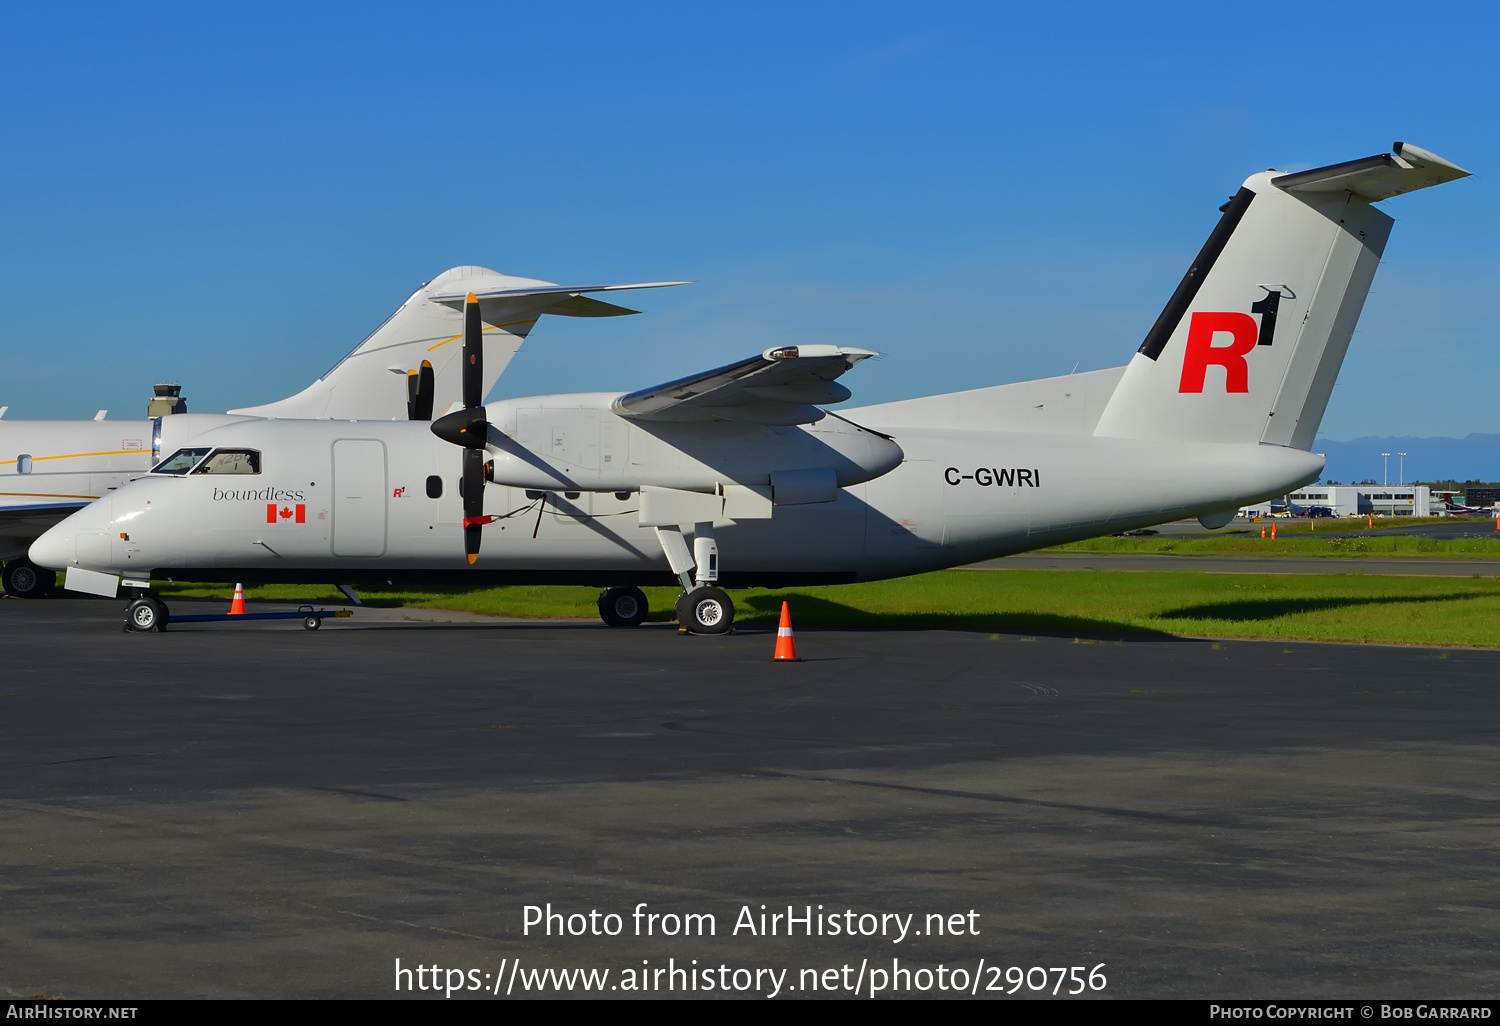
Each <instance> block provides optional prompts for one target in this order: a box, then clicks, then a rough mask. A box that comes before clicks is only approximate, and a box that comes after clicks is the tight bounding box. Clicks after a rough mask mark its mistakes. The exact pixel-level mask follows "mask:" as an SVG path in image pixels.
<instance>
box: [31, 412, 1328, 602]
mask: <svg viewBox="0 0 1500 1026" xmlns="http://www.w3.org/2000/svg"><path fill="white" fill-rule="evenodd" d="M609 398H610V396H609V395H592V394H590V395H583V396H553V397H541V398H538V399H531V400H516V401H512V402H510V403H496V404H492V405H491V406H490V407H489V419H490V421H491V423H492V424H493V425H494V426H495V428H496V430H495V431H492V434H491V445H490V446H489V454H490V457H491V458H493V459H494V460H495V472H494V473H495V478H496V480H497V481H498V482H503V483H494V484H490V485H487V486H486V489H485V512H486V513H487V514H491V515H496V516H499V517H501V518H502V519H499V520H497V521H496V522H495V523H492V524H490V525H489V526H487V527H485V528H484V540H483V547H482V549H481V551H480V554H479V559H478V562H477V563H476V564H475V565H474V566H472V567H471V566H469V565H468V563H467V560H466V558H465V554H464V547H463V539H462V530H461V522H462V519H463V510H462V500H461V498H460V495H459V489H458V481H459V478H460V476H461V474H460V469H461V462H460V461H461V454H462V451H461V450H460V449H458V448H456V447H455V446H453V445H450V444H448V443H446V442H444V441H441V440H439V439H438V438H436V437H435V436H434V435H433V434H432V433H431V432H430V430H429V429H428V426H427V425H426V424H422V423H408V422H378V421H351V422H337V421H318V422H307V421H302V422H294V421H241V422H227V423H225V424H224V426H221V427H217V428H214V429H212V430H208V431H202V432H198V433H197V434H196V435H195V436H194V438H193V440H192V444H194V445H202V446H221V447H243V448H248V449H254V450H256V451H257V452H259V453H260V454H261V456H260V460H261V472H260V473H258V474H254V475H242V476H234V475H229V476H216V475H197V474H195V475H186V476H165V475H160V474H151V475H148V476H144V477H141V478H139V479H137V480H135V481H132V482H131V483H129V484H127V485H125V486H123V487H121V488H119V489H118V490H116V491H114V492H113V493H110V494H109V495H107V496H106V497H105V498H103V499H101V500H100V501H99V502H97V503H95V504H94V505H93V506H91V507H89V508H88V509H86V510H83V511H81V512H79V513H77V514H74V516H72V517H71V518H69V520H68V521H66V522H65V523H64V524H62V525H59V527H58V528H56V529H54V530H53V531H52V532H49V533H48V535H46V536H44V537H43V538H42V539H41V541H39V542H38V543H37V545H36V546H34V547H33V549H32V552H31V556H32V559H33V560H35V561H37V562H38V563H40V564H42V565H46V566H53V567H57V568H59V569H66V568H69V567H75V566H76V567H81V568H84V569H87V570H93V571H98V572H102V573H110V574H116V575H121V576H123V577H125V578H126V579H127V580H131V579H134V580H143V579H148V578H150V577H152V576H155V577H157V578H176V579H193V578H196V579H216V580H224V579H233V580H246V581H251V580H285V581H294V580H312V581H332V582H336V583H358V582H361V581H396V582H398V583H400V582H417V581H427V582H431V583H440V582H449V583H460V582H466V581H467V582H473V583H476V584H479V583H501V582H534V583H589V584H599V585H609V584H627V583H637V584H647V583H662V584H666V583H670V582H671V581H673V580H675V579H676V578H675V577H674V576H673V575H672V574H671V571H670V570H669V569H668V565H667V560H666V557H665V556H664V554H663V551H662V547H661V545H660V544H659V543H658V541H657V538H656V535H655V533H654V531H653V529H652V528H651V527H649V526H643V525H642V524H641V519H642V518H641V516H640V512H639V511H640V509H641V494H640V488H641V487H642V486H643V485H645V486H657V487H664V488H669V489H687V490H694V491H698V492H714V491H715V490H716V489H717V490H719V491H721V492H722V491H723V486H740V487H745V486H764V485H766V483H767V473H766V471H767V468H780V469H787V470H795V469H798V468H805V467H833V468H835V470H836V471H837V473H838V478H839V482H840V484H841V486H842V487H840V488H839V489H838V492H837V497H836V499H834V500H833V501H828V502H810V503H802V504H797V505H775V506H771V507H769V516H767V517H759V518H755V519H736V518H733V517H730V518H725V519H719V520H718V521H717V522H716V523H715V525H714V534H715V536H716V539H717V542H718V547H719V552H720V554H721V557H720V567H721V574H722V577H721V580H722V582H723V583H724V584H725V585H727V586H731V587H733V586H750V585H777V584H790V583H797V582H803V583H812V582H819V581H822V582H829V583H832V582H838V581H855V580H874V579H879V578H887V577H895V576H902V575H906V574H911V573H918V572H921V571H925V570H931V569H937V568H941V567H947V566H954V565H957V564H962V563H967V562H972V561H974V560H978V559H984V558H989V557H994V556H1001V555H1006V554H1009V553H1015V552H1021V551H1025V550H1027V549H1033V548H1038V547H1041V546H1045V545H1052V544H1056V543H1059V542H1062V541H1067V540H1070V539H1077V538H1084V537H1090V536H1094V535H1099V534H1105V533H1109V532H1112V531H1119V530H1124V529H1128V528H1132V527H1140V526H1145V525H1148V524H1154V523H1159V522H1162V521H1163V520H1168V519H1172V518H1174V517H1178V516H1188V515H1198V514H1203V513H1209V512H1213V511H1219V510H1224V509H1233V508H1235V507H1237V506H1239V505H1241V504H1243V503H1245V502H1250V501H1254V500H1257V499H1260V498H1263V497H1266V496H1270V495H1275V494H1282V493H1284V492H1285V491H1287V490H1289V489H1290V488H1293V487H1296V486H1298V485H1300V484H1302V483H1303V482H1306V481H1308V480H1311V479H1313V478H1315V477H1316V476H1317V474H1318V473H1319V471H1320V470H1321V468H1322V458H1321V457H1318V456H1315V455H1313V454H1310V453H1307V452H1303V451H1300V450H1295V449H1288V448H1283V447H1280V446H1267V445H1254V444H1203V443H1191V442H1183V443H1163V442H1161V441H1151V442H1145V441H1139V440H1132V439H1121V438H1105V437H1095V436H1093V435H1090V434H1082V433H1074V432H1072V431H1069V430H1060V431H1058V432H1057V433H1047V432H1037V431H1035V430H1026V431H1022V430H977V429H971V428H962V427H958V428H955V427H946V428H931V427H912V426H905V425H903V424H901V423H900V422H901V420H902V417H901V416H899V412H900V411H899V407H901V406H902V405H903V404H892V405H891V406H888V407H872V408H869V409H867V410H864V411H860V410H855V411H850V412H849V413H847V414H846V416H847V417H848V418H849V421H853V422H855V423H858V424H861V425H863V427H865V428H870V429H872V430H871V431H866V430H862V429H861V428H859V427H855V426H854V425H853V424H851V423H849V422H848V421H845V420H843V419H840V418H837V417H828V418H825V419H824V420H823V421H820V422H819V423H817V424H812V425H801V426H793V427H768V426H764V425H748V424H727V423H726V424H722V425H713V426H711V430H710V431H708V432H705V431H704V430H703V425H701V424H699V425H693V426H692V429H691V430H688V429H687V426H682V427H681V429H679V426H678V425H673V424H661V423H650V424H641V423H639V422H634V421H630V420H627V419H625V418H621V417H616V416H615V415H614V414H612V413H610V412H609V411H608V399H609ZM918 402H921V401H918ZM883 412H884V413H886V414H887V416H886V417H885V418H882V413H883ZM882 419H888V420H889V421H891V423H889V424H882V422H881V421H882ZM876 432H884V434H888V435H890V436H892V437H893V439H894V443H892V441H890V440H887V439H886V438H884V437H883V436H882V435H881V434H877V433H876ZM897 446H899V448H897ZM430 478H432V479H436V481H437V482H440V487H437V486H436V485H434V486H431V487H430V486H429V479H430ZM429 491H432V492H437V493H438V495H437V497H436V498H432V497H429ZM542 495H545V499H542V498H541V496H542ZM683 526H684V529H685V530H690V529H692V524H684V525H683Z"/></svg>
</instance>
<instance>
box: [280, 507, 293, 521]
mask: <svg viewBox="0 0 1500 1026" xmlns="http://www.w3.org/2000/svg"><path fill="white" fill-rule="evenodd" d="M291 516H292V511H291V509H289V508H288V507H286V506H283V507H281V519H283V520H288V519H290V518H291Z"/></svg>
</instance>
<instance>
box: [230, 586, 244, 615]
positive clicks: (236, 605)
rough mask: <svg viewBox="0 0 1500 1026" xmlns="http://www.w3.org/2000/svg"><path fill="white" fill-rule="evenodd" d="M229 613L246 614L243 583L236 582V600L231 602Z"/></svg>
mask: <svg viewBox="0 0 1500 1026" xmlns="http://www.w3.org/2000/svg"><path fill="white" fill-rule="evenodd" d="M229 615H230V616H244V615H245V587H244V585H242V584H236V585H235V586H234V601H233V602H231V603H229Z"/></svg>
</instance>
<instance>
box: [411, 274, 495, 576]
mask: <svg viewBox="0 0 1500 1026" xmlns="http://www.w3.org/2000/svg"><path fill="white" fill-rule="evenodd" d="M483 331H484V325H483V324H482V322H481V321H480V317H479V300H478V299H475V298H474V293H472V292H470V293H469V297H468V299H467V300H466V301H465V303H464V355H463V361H464V363H463V392H464V395H463V398H464V406H463V409H461V410H454V411H453V412H452V413H450V414H448V415H447V416H444V417H439V418H438V419H437V420H435V421H433V422H432V433H433V434H435V435H437V436H438V437H439V438H441V439H442V440H443V441H445V442H452V443H453V444H454V445H459V446H463V450H464V476H463V486H462V492H463V500H464V553H465V554H466V555H467V556H468V557H469V565H470V566H473V565H474V562H475V560H477V559H478V558H479V538H480V534H481V533H482V528H483V527H484V525H485V524H488V523H491V522H492V521H493V520H494V519H495V518H494V517H487V516H485V515H484V482H485V478H486V477H487V476H488V475H487V473H486V470H485V449H484V444H485V439H486V438H487V437H488V436H489V432H490V423H489V421H488V420H486V419H485V416H484V404H483V399H484V396H483V395H481V394H480V390H481V389H482V388H483V387H484V336H483ZM424 366H427V365H424ZM428 369H429V371H430V367H428ZM408 380H409V379H408ZM427 406H428V415H429V416H431V409H432V398H431V394H430V393H429V395H428V399H427Z"/></svg>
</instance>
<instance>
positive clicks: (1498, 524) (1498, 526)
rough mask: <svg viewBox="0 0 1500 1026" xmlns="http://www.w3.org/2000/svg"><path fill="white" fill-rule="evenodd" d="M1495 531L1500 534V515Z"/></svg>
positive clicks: (1496, 520)
mask: <svg viewBox="0 0 1500 1026" xmlns="http://www.w3.org/2000/svg"><path fill="white" fill-rule="evenodd" d="M1495 533H1496V534H1500V517H1496V518H1495Z"/></svg>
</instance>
